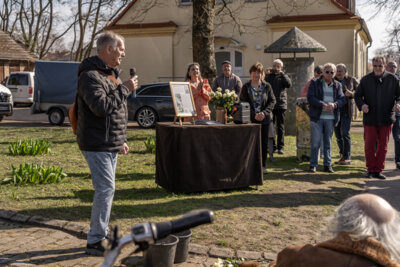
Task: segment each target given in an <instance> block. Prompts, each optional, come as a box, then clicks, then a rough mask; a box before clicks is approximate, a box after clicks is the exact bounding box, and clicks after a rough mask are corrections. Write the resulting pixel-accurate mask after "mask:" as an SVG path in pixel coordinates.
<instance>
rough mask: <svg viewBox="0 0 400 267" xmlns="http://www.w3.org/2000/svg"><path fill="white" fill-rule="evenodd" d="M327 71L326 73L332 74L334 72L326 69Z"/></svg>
mask: <svg viewBox="0 0 400 267" xmlns="http://www.w3.org/2000/svg"><path fill="white" fill-rule="evenodd" d="M325 73H326V74H332V75H333V74H334V72H333V71H325Z"/></svg>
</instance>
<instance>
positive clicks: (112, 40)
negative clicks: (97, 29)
mask: <svg viewBox="0 0 400 267" xmlns="http://www.w3.org/2000/svg"><path fill="white" fill-rule="evenodd" d="M120 40H121V41H122V42H124V41H125V39H124V37H122V36H121V35H119V34H118V33H115V32H112V31H106V32H104V33H102V34H101V35H100V36H99V38H98V39H97V41H96V46H97V53H99V52H100V51H102V50H103V49H104V48H106V47H107V46H108V45H111V46H112V47H116V46H117V44H118V41H120Z"/></svg>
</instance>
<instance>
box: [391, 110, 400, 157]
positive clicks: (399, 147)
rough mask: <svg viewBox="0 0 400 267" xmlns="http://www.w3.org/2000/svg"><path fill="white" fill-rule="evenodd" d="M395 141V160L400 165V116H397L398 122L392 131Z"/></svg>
mask: <svg viewBox="0 0 400 267" xmlns="http://www.w3.org/2000/svg"><path fill="white" fill-rule="evenodd" d="M392 134H393V140H394V160H395V162H396V163H397V162H399V163H400V116H396V121H395V122H394V124H393V129H392Z"/></svg>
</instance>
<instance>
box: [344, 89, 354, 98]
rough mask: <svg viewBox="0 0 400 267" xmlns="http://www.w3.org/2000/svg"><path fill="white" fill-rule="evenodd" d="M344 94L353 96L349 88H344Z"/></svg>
mask: <svg viewBox="0 0 400 267" xmlns="http://www.w3.org/2000/svg"><path fill="white" fill-rule="evenodd" d="M345 95H346V96H347V97H351V96H353V92H352V91H350V90H349V89H346V93H345Z"/></svg>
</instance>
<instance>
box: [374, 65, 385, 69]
mask: <svg viewBox="0 0 400 267" xmlns="http://www.w3.org/2000/svg"><path fill="white" fill-rule="evenodd" d="M374 68H383V65H374Z"/></svg>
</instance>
